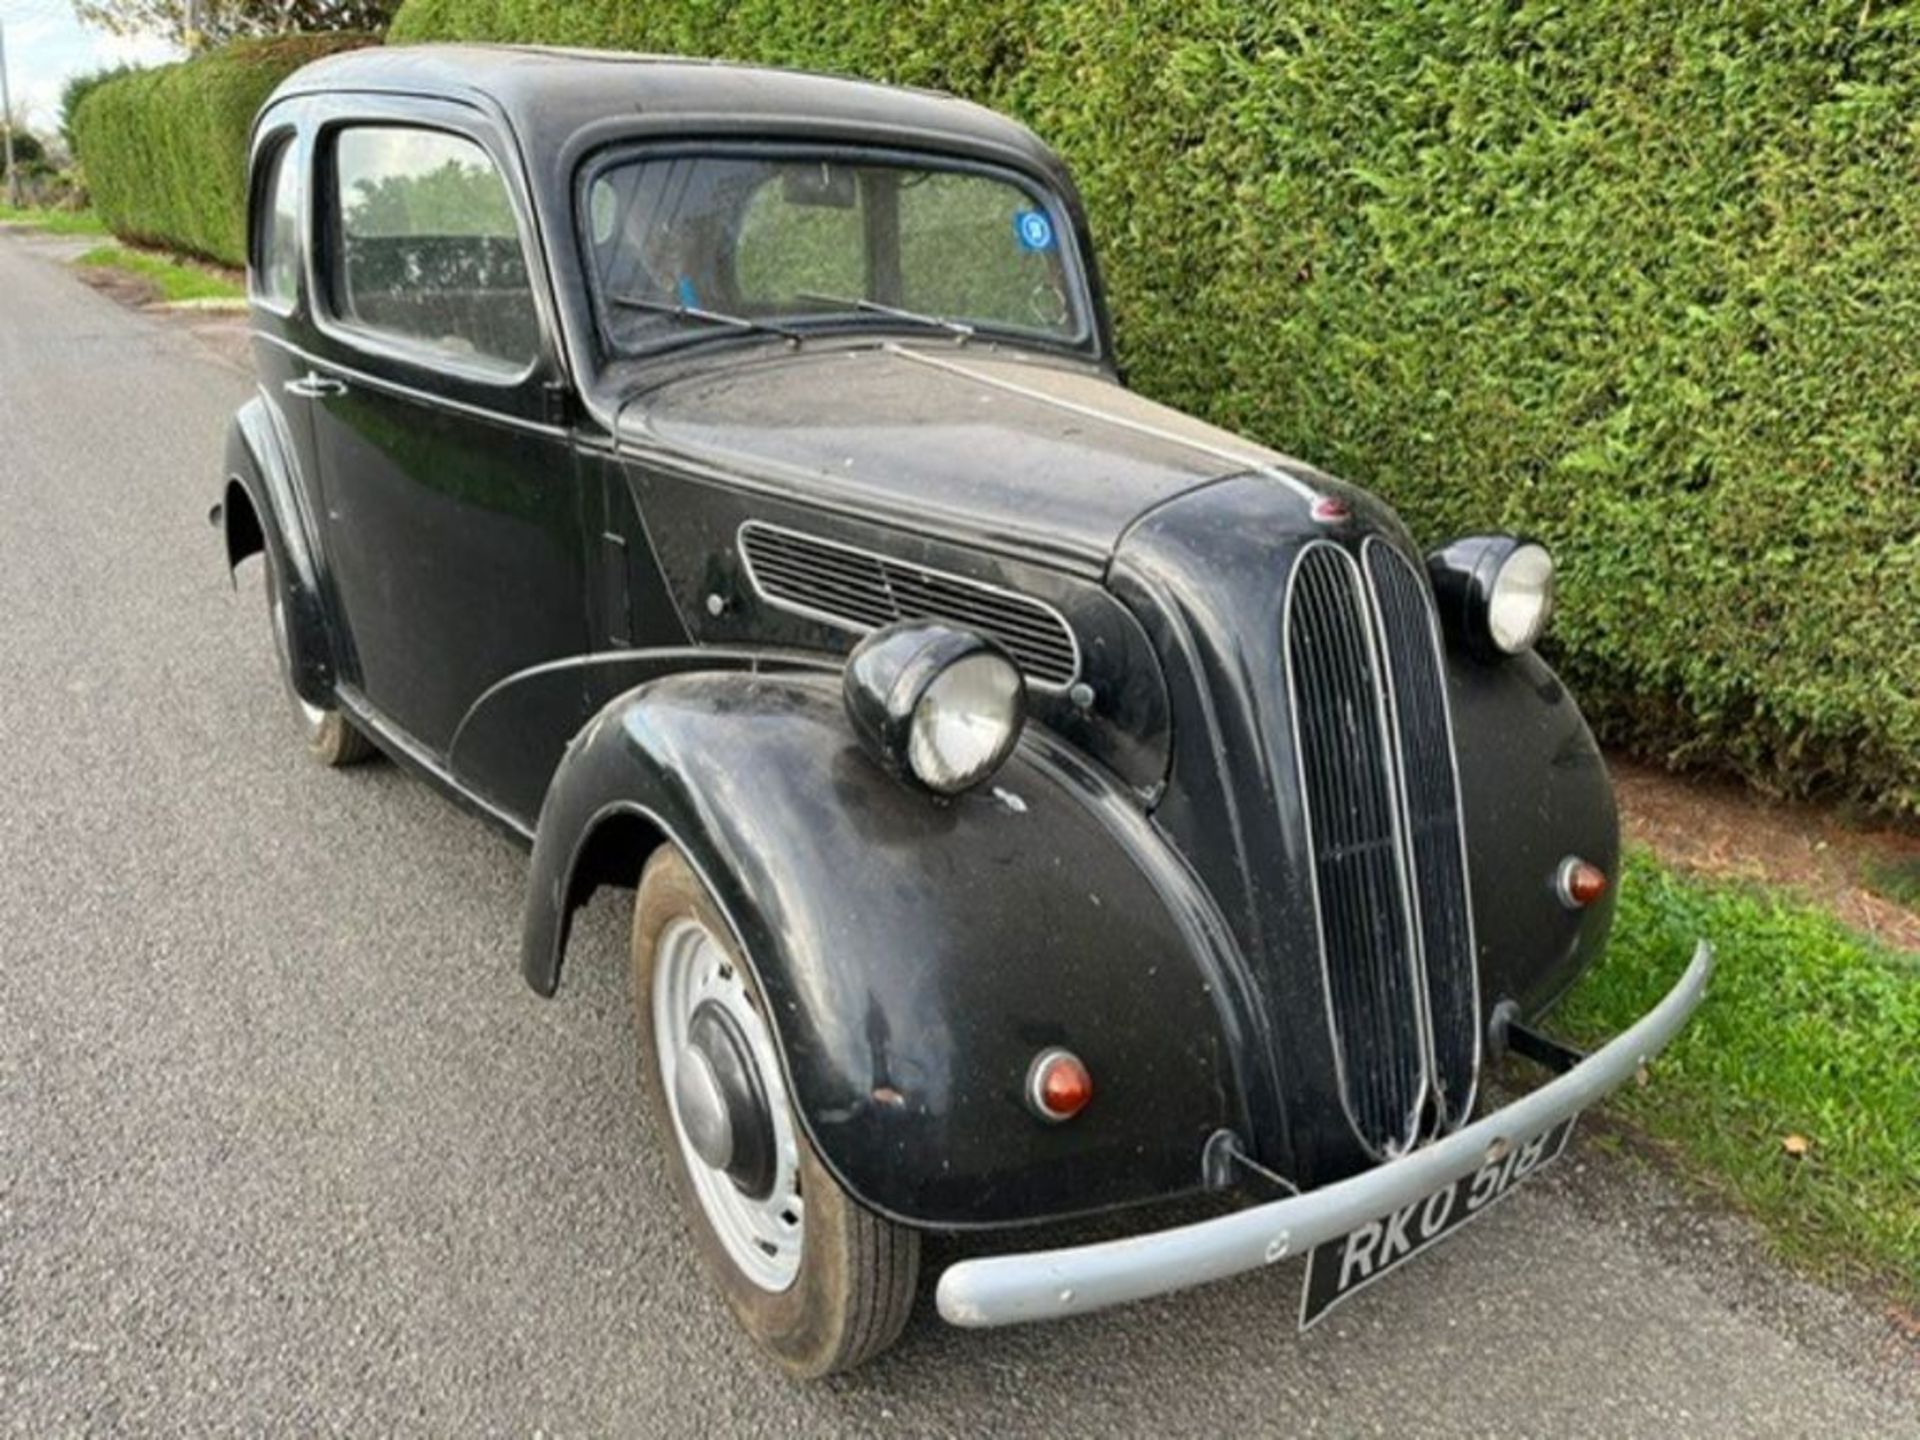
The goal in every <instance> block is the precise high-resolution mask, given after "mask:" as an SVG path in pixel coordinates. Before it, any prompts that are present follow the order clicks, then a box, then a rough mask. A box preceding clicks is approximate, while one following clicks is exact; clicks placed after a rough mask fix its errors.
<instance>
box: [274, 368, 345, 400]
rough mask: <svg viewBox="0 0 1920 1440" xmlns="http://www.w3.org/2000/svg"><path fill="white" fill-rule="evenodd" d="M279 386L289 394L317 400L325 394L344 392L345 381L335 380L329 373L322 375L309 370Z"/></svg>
mask: <svg viewBox="0 0 1920 1440" xmlns="http://www.w3.org/2000/svg"><path fill="white" fill-rule="evenodd" d="M280 388H281V389H283V390H285V391H286V392H287V393H288V394H289V395H299V396H301V397H303V398H305V399H308V400H318V399H320V398H321V397H322V396H325V395H344V394H346V393H347V382H346V381H344V380H336V379H334V378H333V377H332V376H331V375H322V374H320V373H319V372H318V371H314V370H309V371H308V372H307V373H306V374H304V375H302V376H300V377H299V378H298V379H296V380H289V381H287V382H286V384H285V385H283V386H281V387H280Z"/></svg>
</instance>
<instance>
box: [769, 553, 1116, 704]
mask: <svg viewBox="0 0 1920 1440" xmlns="http://www.w3.org/2000/svg"><path fill="white" fill-rule="evenodd" d="M750 531H759V532H763V533H765V534H768V535H784V536H786V537H787V538H789V539H792V540H798V541H800V542H801V543H802V544H805V545H819V546H821V547H823V548H825V549H828V550H838V551H840V552H841V553H842V554H845V555H857V556H859V557H860V558H861V559H863V560H872V561H874V562H875V563H877V564H879V565H881V566H883V567H884V566H887V565H897V566H899V567H900V568H901V569H902V570H912V571H914V572H916V573H917V574H920V575H926V576H931V577H932V578H933V579H935V580H938V581H940V582H941V583H942V584H945V585H957V586H959V587H960V588H962V589H964V590H977V591H979V592H981V593H982V594H986V595H998V596H1001V597H1003V598H1005V599H1008V600H1011V601H1013V602H1014V603H1015V604H1016V605H1020V606H1024V607H1026V608H1028V609H1029V610H1038V611H1040V612H1041V613H1042V614H1044V615H1046V616H1047V617H1049V618H1050V619H1052V620H1053V622H1054V623H1055V624H1057V625H1058V626H1059V627H1060V629H1061V632H1062V633H1063V634H1065V635H1066V637H1067V643H1068V644H1069V645H1070V646H1071V647H1072V649H1073V673H1072V674H1071V675H1069V676H1068V677H1067V678H1066V679H1064V680H1040V679H1037V678H1035V677H1034V676H1032V675H1027V677H1026V678H1027V683H1028V684H1029V685H1031V686H1032V687H1033V688H1034V689H1036V690H1045V691H1049V692H1058V691H1063V690H1067V689H1070V688H1071V687H1072V686H1073V684H1074V683H1075V682H1076V681H1078V680H1079V678H1080V675H1081V671H1082V670H1083V668H1084V666H1083V664H1082V656H1081V652H1080V636H1079V634H1078V633H1077V632H1076V631H1075V630H1074V628H1073V626H1072V624H1071V623H1069V622H1068V620H1067V617H1066V616H1065V615H1063V614H1061V613H1060V610H1059V609H1058V608H1057V607H1056V606H1053V605H1050V604H1048V603H1047V602H1046V601H1045V600H1041V599H1039V598H1037V597H1036V596H1033V595H1028V594H1026V593H1024V592H1023V591H1019V590H1010V589H1008V588H1007V587H1006V586H1004V585H995V584H993V583H992V582H991V581H988V580H975V579H974V578H973V577H971V576H969V575H957V574H955V573H954V572H953V571H951V570H936V569H935V568H933V567H932V566H930V565H921V564H918V563H916V562H914V561H912V560H902V559H900V558H899V557H898V556H894V555H888V554H885V553H883V552H881V551H879V550H867V549H864V548H863V547H861V546H859V545H849V544H847V543H845V542H844V541H840V540H828V539H826V538H825V537H824V536H820V535H814V534H811V533H809V532H808V531H805V530H794V529H790V528H789V527H787V526H785V525H775V524H773V523H771V522H769V521H766V520H743V521H741V522H740V528H739V529H738V530H736V531H735V532H734V548H735V549H737V550H738V551H739V552H740V564H741V566H742V568H744V569H745V570H746V572H747V583H748V584H749V585H751V586H752V587H753V593H754V594H755V595H757V596H759V597H760V599H761V600H762V601H764V602H765V603H766V604H768V605H771V606H772V607H773V608H774V609H776V610H785V611H787V612H788V613H789V614H793V615H800V616H803V617H805V618H806V619H809V620H818V621H819V622H820V623H821V624H823V625H831V626H833V627H834V628H835V629H837V630H845V631H847V632H848V633H849V634H853V635H866V634H870V633H871V632H872V631H873V629H874V628H875V627H873V626H871V625H862V624H860V623H859V622H858V621H855V620H850V619H848V618H847V617H846V616H844V615H836V614H834V613H833V612H832V611H830V610H821V609H817V608H816V607H814V606H811V605H808V604H806V603H804V602H802V601H799V600H787V599H783V598H781V597H780V596H778V595H775V594H773V593H771V592H770V591H769V590H768V589H767V588H766V586H764V585H763V584H761V583H760V576H759V573H758V572H757V571H756V570H755V569H754V564H753V555H752V553H751V552H750V551H749V550H748V549H747V535H748V532H750ZM883 581H884V574H883ZM1021 673H1022V674H1025V673H1026V672H1025V671H1022V672H1021Z"/></svg>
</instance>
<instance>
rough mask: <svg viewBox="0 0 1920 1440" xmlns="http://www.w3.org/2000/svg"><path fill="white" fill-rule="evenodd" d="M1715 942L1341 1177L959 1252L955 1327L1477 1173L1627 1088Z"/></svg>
mask: <svg viewBox="0 0 1920 1440" xmlns="http://www.w3.org/2000/svg"><path fill="white" fill-rule="evenodd" d="M1712 973H1713V947H1712V946H1711V945H1709V944H1708V943H1707V942H1706V941H1705V940H1702V941H1701V942H1700V943H1699V946H1698V947H1697V948H1696V949H1695V950H1694V952H1693V961H1692V963H1691V964H1689V965H1688V966H1687V972H1686V974H1684V975H1682V976H1681V977H1680V981H1679V983H1678V984H1677V985H1675V986H1674V987H1673V989H1671V990H1669V991H1668V992H1667V994H1666V996H1665V998H1664V999H1662V1000H1661V1001H1660V1003H1659V1004H1658V1005H1656V1006H1654V1007H1653V1009H1651V1010H1649V1011H1648V1012H1647V1013H1646V1014H1645V1015H1643V1016H1642V1017H1641V1018H1640V1019H1639V1020H1638V1021H1637V1022H1635V1023H1634V1024H1633V1026H1631V1027H1630V1028H1629V1029H1627V1030H1625V1031H1623V1032H1621V1034H1619V1035H1617V1036H1616V1037H1614V1039H1613V1040H1611V1041H1609V1042H1608V1043H1607V1044H1606V1045H1605V1046H1604V1047H1603V1048H1601V1049H1599V1050H1597V1051H1595V1052H1594V1053H1593V1054H1592V1055H1590V1056H1588V1057H1587V1058H1586V1059H1585V1060H1583V1061H1581V1062H1580V1064H1578V1065H1576V1066H1575V1067H1574V1068H1573V1069H1571V1070H1569V1071H1567V1073H1566V1074H1564V1075H1561V1076H1559V1077H1558V1078H1557V1079H1554V1080H1552V1081H1549V1082H1548V1083H1547V1084H1545V1085H1542V1086H1541V1087H1540V1088H1539V1089H1538V1090H1535V1091H1532V1092H1531V1093H1530V1094H1528V1095H1525V1096H1523V1097H1522V1098H1521V1099H1519V1100H1516V1101H1514V1102H1513V1103H1512V1104H1511V1105H1508V1106H1506V1107H1505V1108H1503V1109H1500V1110H1496V1111H1494V1112H1493V1113H1492V1114H1491V1115H1487V1116H1484V1117H1482V1118H1481V1119H1479V1120H1476V1121H1474V1122H1473V1123H1472V1124H1471V1125H1468V1126H1466V1127H1465V1128H1464V1129H1460V1130H1456V1131H1455V1132H1454V1133H1453V1134H1451V1135H1449V1136H1447V1137H1446V1138H1445V1139H1442V1140H1436V1141H1435V1142H1434V1143H1433V1144H1431V1145H1428V1146H1426V1147H1425V1148H1424V1149H1420V1150H1416V1151H1414V1152H1413V1153H1412V1154H1410V1155H1403V1156H1402V1157H1400V1158H1399V1159H1398V1160H1391V1161H1388V1162H1387V1163H1386V1164H1384V1165H1380V1166H1376V1167H1375V1168H1374V1169H1372V1170H1367V1171H1364V1172H1362V1173H1361V1174H1359V1175H1355V1176H1353V1177H1351V1178H1350V1179H1347V1180H1342V1181H1340V1182H1338V1183H1337V1184H1333V1185H1326V1186H1322V1187H1321V1188H1320V1189H1318V1190H1309V1191H1307V1192H1306V1193H1305V1194H1303V1195H1292V1196H1289V1197H1287V1198H1286V1199H1284V1200H1275V1201H1273V1202H1272V1203H1270V1204H1266V1205H1259V1206H1254V1207H1252V1208H1250V1209H1247V1210H1240V1211H1236V1212H1235V1213H1233V1214H1231V1215H1222V1216H1220V1217H1218V1218H1217V1219H1213V1220H1202V1221H1200V1222H1198V1223H1197V1224H1193V1225H1182V1226H1179V1227H1178V1228H1176V1229H1172V1230H1158V1231H1154V1232H1152V1233H1149V1234H1146V1235H1135V1236H1129V1237H1128V1238H1126V1239H1123V1240H1106V1241H1102V1242H1100V1243H1098V1244H1092V1245H1073V1246H1068V1247H1066V1248H1064V1249H1059V1250H1039V1251H1033V1252H1031V1253H1028V1254H1024V1255H996V1256H991V1257H987V1258H984V1259H979V1260H962V1261H961V1262H960V1263H958V1264H957V1265H953V1266H950V1267H949V1268H948V1269H947V1271H946V1273H944V1274H943V1275H941V1277H940V1287H939V1302H940V1314H941V1316H942V1318H944V1319H945V1320H947V1321H948V1322H949V1323H951V1324H954V1325H968V1326H988V1325H1014V1324H1018V1323H1020V1322H1022V1321H1026V1320H1057V1319H1059V1318H1061V1317H1062V1316H1066V1315H1079V1314H1084V1313H1085V1312H1087V1311H1090V1310H1099V1309H1103V1308H1105V1307H1106V1306H1108V1305H1122V1304H1125V1303H1127V1302H1128V1301H1130V1300H1144V1299H1146V1298H1147V1297H1148V1296H1150V1295H1164V1294H1166V1293H1167V1292H1169V1291H1172V1290H1184V1289H1186V1288H1187V1287H1188V1286H1191V1285H1203V1284H1205V1283H1206V1282H1208V1281H1209V1280H1221V1279H1224V1278H1226V1277H1227V1276H1229V1275H1238V1274H1239V1273H1240V1272H1242V1271H1243V1270H1257V1269H1259V1268H1260V1267H1261V1266H1263V1265H1271V1264H1273V1263H1274V1262H1275V1261H1277V1260H1283V1259H1285V1258H1286V1257H1287V1256H1289V1255H1297V1254H1300V1253H1302V1252H1304V1251H1307V1250H1310V1249H1312V1248H1313V1247H1314V1246H1315V1245H1318V1244H1320V1243H1322V1242H1323V1241H1327V1240H1332V1239H1335V1238H1337V1237H1339V1236H1341V1235H1345V1234H1346V1233H1348V1232H1349V1231H1350V1230H1353V1229H1354V1228H1356V1227H1357V1226H1360V1225H1364V1224H1366V1223H1367V1222H1368V1221H1370V1220H1376V1219H1378V1218H1379V1217H1380V1216H1382V1215H1386V1214H1389V1213H1391V1212H1393V1211H1395V1210H1398V1209H1399V1208H1401V1207H1402V1206H1404V1205H1407V1204H1409V1203H1411V1202H1413V1201H1416V1200H1419V1199H1421V1198H1422V1197H1424V1196H1426V1195H1429V1194H1431V1193H1432V1192H1433V1191H1435V1190H1437V1189H1439V1188H1440V1187H1441V1186H1442V1185H1446V1184H1449V1183H1451V1182H1453V1181H1455V1180H1458V1179H1460V1178H1461V1177H1463V1176H1466V1175H1471V1174H1472V1173H1473V1172H1474V1171H1476V1170H1478V1169H1479V1168H1480V1167H1481V1166H1482V1165H1483V1164H1485V1163H1487V1161H1488V1159H1489V1157H1490V1156H1491V1157H1496V1158H1497V1157H1498V1155H1500V1154H1502V1153H1504V1152H1505V1150H1506V1148H1507V1146H1508V1145H1509V1144H1510V1143H1511V1142H1513V1141H1514V1140H1516V1139H1519V1138H1523V1137H1525V1136H1529V1135H1533V1134H1536V1133H1538V1132H1540V1131H1542V1130H1546V1129H1549V1128H1550V1127H1552V1126H1553V1125H1555V1124H1556V1123H1558V1122H1559V1121H1561V1120H1564V1119H1566V1118H1567V1117H1568V1116H1570V1115H1575V1114H1578V1113H1579V1112H1580V1111H1582V1110H1585V1109H1587V1108H1588V1107H1589V1106H1591V1105H1593V1104H1594V1102H1595V1101H1597V1100H1599V1099H1601V1098H1602V1097H1603V1096H1605V1095H1607V1094H1609V1093H1610V1092H1612V1091H1613V1090H1615V1089H1617V1088H1619V1087H1620V1086H1621V1085H1623V1084H1625V1083H1626V1082H1627V1081H1628V1080H1630V1079H1632V1078H1633V1076H1634V1075H1635V1074H1636V1073H1638V1071H1639V1069H1640V1067H1641V1066H1643V1065H1645V1064H1646V1063H1647V1062H1648V1061H1649V1060H1651V1059H1652V1058H1653V1057H1654V1056H1655V1055H1657V1054H1659V1053H1660V1051H1661V1050H1663V1049H1665V1048H1666V1045H1667V1042H1668V1041H1670V1040H1672V1039H1673V1037H1674V1036H1675V1035H1676V1034H1678V1033H1679V1031H1680V1027H1681V1026H1683V1025H1685V1024H1686V1023H1687V1017H1688V1016H1690V1015H1692V1014H1693V1010H1694V1007H1695V1006H1696V1005H1698V1004H1699V1003H1700V999H1701V997H1702V996H1703V995H1704V994H1705V993H1706V989H1707V977H1708V976H1709V975H1711V974H1712Z"/></svg>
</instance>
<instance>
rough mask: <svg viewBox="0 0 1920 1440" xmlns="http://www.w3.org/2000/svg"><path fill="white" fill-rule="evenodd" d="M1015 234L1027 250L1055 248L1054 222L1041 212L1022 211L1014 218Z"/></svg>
mask: <svg viewBox="0 0 1920 1440" xmlns="http://www.w3.org/2000/svg"><path fill="white" fill-rule="evenodd" d="M1013 233H1014V234H1015V235H1016V236H1018V237H1019V240H1020V246H1021V248H1022V249H1025V250H1051V249H1052V248H1053V222H1052V221H1051V220H1049V219H1048V218H1047V217H1046V214H1045V212H1043V211H1040V210H1022V211H1021V212H1020V213H1019V214H1018V215H1016V216H1014V217H1013Z"/></svg>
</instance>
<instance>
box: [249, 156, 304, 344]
mask: <svg viewBox="0 0 1920 1440" xmlns="http://www.w3.org/2000/svg"><path fill="white" fill-rule="evenodd" d="M295 153H296V152H295V150H294V144H293V140H292V138H291V137H289V138H288V139H286V140H283V141H281V142H280V148H279V149H277V150H275V151H274V152H273V157H272V158H271V159H270V160H268V161H267V165H268V167H269V173H268V174H267V176H266V179H265V183H263V184H262V185H261V187H260V192H259V193H260V202H259V204H260V209H259V212H258V213H257V214H256V215H255V217H254V237H253V294H254V298H255V299H257V300H261V301H264V302H265V303H266V304H268V305H270V306H272V307H273V308H274V309H276V310H291V309H292V308H293V306H294V300H295V298H296V297H297V296H298V294H299V291H300V165H299V162H298V161H297V160H296V159H295Z"/></svg>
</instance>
